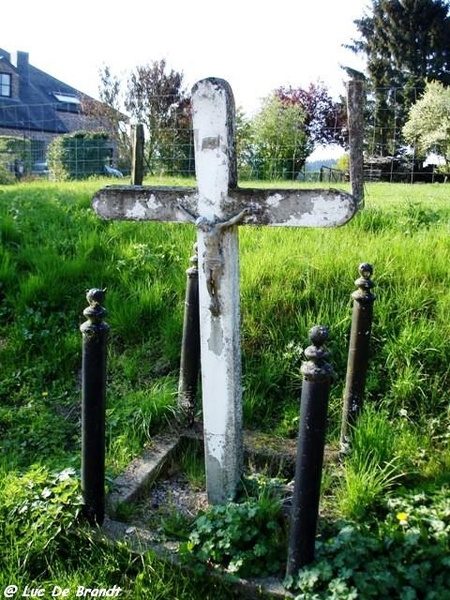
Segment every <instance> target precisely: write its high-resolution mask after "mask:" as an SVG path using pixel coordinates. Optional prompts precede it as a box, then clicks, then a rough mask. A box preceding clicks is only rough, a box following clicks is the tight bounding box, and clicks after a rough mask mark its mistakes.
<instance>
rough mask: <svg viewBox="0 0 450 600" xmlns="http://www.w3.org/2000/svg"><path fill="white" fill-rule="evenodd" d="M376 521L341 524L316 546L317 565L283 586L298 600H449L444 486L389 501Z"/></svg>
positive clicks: (449, 521)
mask: <svg viewBox="0 0 450 600" xmlns="http://www.w3.org/2000/svg"><path fill="white" fill-rule="evenodd" d="M385 507H386V509H387V512H386V515H385V518H384V519H383V520H380V521H378V523H374V522H372V523H365V522H362V523H354V522H342V523H341V524H340V525H339V529H338V531H337V533H336V534H335V535H334V536H332V537H330V538H328V539H326V540H322V541H320V542H319V543H318V544H317V548H316V561H315V562H314V563H313V564H311V565H309V566H307V567H304V568H302V569H301V570H300V571H299V573H298V574H297V575H295V576H293V577H287V578H286V580H285V582H284V584H285V586H286V587H287V588H288V589H290V590H291V591H293V592H295V593H296V594H297V596H296V599H298V600H303V599H304V600H307V599H311V600H313V599H315V600H319V599H324V600H325V599H326V600H329V599H330V598H332V599H334V600H349V599H351V598H364V600H370V599H371V598H374V599H375V598H390V599H399V600H414V599H418V598H425V599H426V600H443V599H448V598H450V557H449V551H450V541H449V540H450V535H449V534H450V494H449V491H448V489H447V488H442V489H438V490H436V491H435V492H434V493H430V494H424V493H415V492H407V493H405V494H403V495H399V496H396V497H395V498H392V499H389V500H388V501H387V503H386V506H385Z"/></svg>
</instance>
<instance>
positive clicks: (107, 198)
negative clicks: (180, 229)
mask: <svg viewBox="0 0 450 600" xmlns="http://www.w3.org/2000/svg"><path fill="white" fill-rule="evenodd" d="M197 203H198V194H197V189H196V188H188V187H145V186H135V185H130V186H119V185H117V186H116V185H111V186H107V187H105V188H103V189H101V190H99V191H98V192H97V193H96V194H95V196H94V197H93V199H92V208H93V209H94V211H95V212H96V213H97V214H98V215H99V216H100V217H102V218H103V219H106V220H124V221H165V222H174V221H178V222H180V223H192V217H191V216H190V215H195V214H196V213H197ZM180 207H183V208H184V210H182V209H181V208H180Z"/></svg>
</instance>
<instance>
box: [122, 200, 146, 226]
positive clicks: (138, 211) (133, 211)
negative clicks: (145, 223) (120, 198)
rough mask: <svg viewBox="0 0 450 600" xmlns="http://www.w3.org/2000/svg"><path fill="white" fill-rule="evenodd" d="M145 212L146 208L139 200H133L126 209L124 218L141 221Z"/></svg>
mask: <svg viewBox="0 0 450 600" xmlns="http://www.w3.org/2000/svg"><path fill="white" fill-rule="evenodd" d="M146 214H147V209H146V207H145V206H143V205H142V204H141V203H140V202H139V201H137V202H135V203H134V204H133V206H132V207H131V208H128V209H126V211H125V218H126V219H131V220H136V221H141V220H142V219H145V215H146Z"/></svg>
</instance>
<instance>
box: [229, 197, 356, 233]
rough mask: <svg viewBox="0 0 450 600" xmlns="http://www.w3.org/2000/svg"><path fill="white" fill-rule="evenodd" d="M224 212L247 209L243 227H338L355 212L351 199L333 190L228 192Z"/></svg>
mask: <svg viewBox="0 0 450 600" xmlns="http://www.w3.org/2000/svg"><path fill="white" fill-rule="evenodd" d="M228 202H229V203H230V208H229V210H227V212H230V214H231V213H237V212H239V211H241V210H244V209H250V215H249V216H248V217H246V218H245V219H243V221H242V223H243V224H245V225H271V226H274V227H276V226H284V227H339V226H340V225H344V224H345V223H347V222H348V221H349V220H350V219H351V218H352V217H353V216H354V215H355V213H356V211H357V208H358V205H357V202H356V200H355V198H354V197H353V196H351V195H350V194H348V193H346V192H344V191H341V190H335V189H258V188H252V189H251V188H235V189H231V190H229V194H228Z"/></svg>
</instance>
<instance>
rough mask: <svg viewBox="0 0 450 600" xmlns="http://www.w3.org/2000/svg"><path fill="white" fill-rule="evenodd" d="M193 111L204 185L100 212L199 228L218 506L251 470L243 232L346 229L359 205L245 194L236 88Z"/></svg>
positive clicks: (115, 196) (205, 88)
mask: <svg viewBox="0 0 450 600" xmlns="http://www.w3.org/2000/svg"><path fill="white" fill-rule="evenodd" d="M192 109H193V130H194V143H195V169H196V179H197V187H196V188H182V187H175V188H170V187H145V186H144V187H142V186H108V187H106V188H104V189H102V190H100V191H99V192H97V193H96V194H95V196H94V198H93V200H92V206H93V208H94V210H95V212H96V213H97V214H98V215H100V216H101V217H102V218H104V219H122V220H131V221H164V222H180V223H193V224H194V225H195V227H196V229H197V244H198V263H199V264H198V269H199V302H200V337H201V373H202V405H203V431H204V445H205V469H206V488H207V495H208V500H209V502H210V503H213V504H219V503H224V502H226V501H228V500H232V499H233V497H234V495H235V493H236V490H237V486H238V484H239V481H240V479H241V476H242V468H243V441H242V387H241V349H240V297H239V247H238V226H239V225H269V226H290V227H337V226H339V225H343V224H344V223H346V222H347V221H349V220H350V219H351V218H352V216H353V215H354V214H355V212H356V210H357V204H356V202H355V200H354V198H353V197H352V196H351V195H350V194H347V193H345V192H343V191H338V190H333V189H315V190H304V189H250V188H238V186H237V167H236V154H235V116H234V99H233V94H232V91H231V88H230V86H229V84H228V83H227V82H226V81H224V80H222V79H216V78H208V79H204V80H201V81H199V82H198V83H196V84H195V85H194V87H193V89H192Z"/></svg>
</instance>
